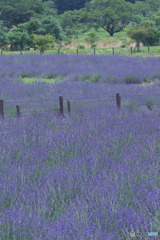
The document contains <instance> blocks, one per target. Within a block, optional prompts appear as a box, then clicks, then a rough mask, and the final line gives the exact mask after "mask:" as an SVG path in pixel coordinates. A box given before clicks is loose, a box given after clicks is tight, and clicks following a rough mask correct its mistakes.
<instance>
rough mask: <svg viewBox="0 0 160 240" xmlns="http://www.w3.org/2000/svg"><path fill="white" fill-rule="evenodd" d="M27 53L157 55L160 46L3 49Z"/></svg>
mask: <svg viewBox="0 0 160 240" xmlns="http://www.w3.org/2000/svg"><path fill="white" fill-rule="evenodd" d="M23 53H24V54H26V53H40V55H42V54H44V53H47V54H48V53H49V54H61V53H62V54H77V55H79V54H85V55H86V54H87V55H88V54H94V55H96V54H98V55H108V54H112V55H114V54H120V55H122V54H123V55H128V56H129V55H131V56H132V55H136V54H148V55H156V54H160V46H158V45H156V46H141V47H139V48H138V47H129V46H124V47H111V48H84V49H83V48H75V49H62V48H58V49H53V50H44V51H41V50H40V51H37V50H36V51H35V50H34V51H24V50H20V51H14V52H3V51H2V50H1V55H7V54H20V55H23Z"/></svg>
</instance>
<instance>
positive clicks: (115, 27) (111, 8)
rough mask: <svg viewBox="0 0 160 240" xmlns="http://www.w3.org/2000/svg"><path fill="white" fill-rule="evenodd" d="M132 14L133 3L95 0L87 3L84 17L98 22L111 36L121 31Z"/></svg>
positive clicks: (89, 20)
mask: <svg viewBox="0 0 160 240" xmlns="http://www.w3.org/2000/svg"><path fill="white" fill-rule="evenodd" d="M131 16H132V5H131V4H130V3H126V2H125V1H124V0H94V1H93V2H91V3H89V4H87V7H86V9H84V14H83V18H84V19H86V20H87V21H88V22H90V23H96V24H97V25H98V26H99V27H102V28H103V29H104V30H105V31H107V32H108V33H109V34H110V36H113V35H114V33H117V32H120V31H121V30H123V28H124V27H125V26H126V25H127V24H129V22H130V18H131Z"/></svg>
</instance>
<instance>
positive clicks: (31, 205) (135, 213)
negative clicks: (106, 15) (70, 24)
mask: <svg viewBox="0 0 160 240" xmlns="http://www.w3.org/2000/svg"><path fill="white" fill-rule="evenodd" d="M159 65H160V59H159V58H156V59H152V58H149V57H148V58H145V59H143V58H140V57H135V58H131V57H120V56H103V57H102V56H66V55H48V56H47V55H42V56H40V55H26V56H23V55H22V56H20V55H19V56H18V55H15V56H9V57H6V56H1V57H0V89H1V91H0V99H3V100H4V110H5V118H4V120H2V119H1V120H0V123H1V124H0V138H1V148H0V239H2V240H6V239H9V240H10V239H19V240H22V239H30V240H32V239H39V240H40V239H48V240H50V239H64V240H66V239H102V240H103V239H104V240H106V239H130V236H129V232H130V231H136V232H146V231H152V232H157V231H160V229H159V226H160V223H159V219H160V215H159V211H157V209H159V202H160V194H159V188H160V171H159V168H160V164H159V160H160V128H159V116H160V111H159V106H160V104H159V102H160V97H159V96H160V94H159V91H160V84H159V80H160V71H159ZM129 75H130V76H131V75H132V78H131V77H130V78H128V79H133V80H134V79H137V78H138V77H139V80H140V82H144V81H145V80H146V79H147V78H148V79H152V80H153V79H155V81H154V82H153V85H151V86H146V87H144V85H140V84H133V83H132V82H130V83H132V84H126V83H125V81H126V77H127V76H129ZM134 77H135V78H134ZM35 78H36V82H32V83H30V84H26V81H27V80H28V81H31V80H35ZM42 79H43V81H46V82H42ZM55 79H56V81H55V84H51V82H52V81H53V80H55ZM62 80H63V81H62ZM117 92H118V93H120V95H121V100H122V107H121V110H120V111H117V108H116V102H115V95H116V93H117ZM60 95H61V96H63V98H64V99H65V109H66V99H70V100H71V109H72V113H71V117H68V115H67V112H66V110H65V118H63V119H62V118H59V117H58V114H57V111H58V112H59V110H58V109H59V106H58V98H59V96H60ZM90 98H92V101H91V100H89V99H90ZM95 98H96V99H97V98H101V100H99V101H97V100H95ZM102 98H103V99H102ZM40 100H41V102H39V101H40ZM16 104H19V105H20V111H21V114H22V116H21V117H20V118H16V117H15V114H16V111H15V109H16V108H15V107H16ZM153 104H156V105H155V106H154V105H153ZM125 105H126V106H127V107H124V106H125ZM151 109H152V111H150V110H151ZM143 239H146V238H145V237H144V238H143Z"/></svg>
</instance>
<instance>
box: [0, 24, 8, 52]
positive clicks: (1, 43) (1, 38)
mask: <svg viewBox="0 0 160 240" xmlns="http://www.w3.org/2000/svg"><path fill="white" fill-rule="evenodd" d="M7 44H8V37H7V28H6V27H5V26H4V25H3V22H2V21H0V48H1V49H3V48H4V47H5V46H6V45H7Z"/></svg>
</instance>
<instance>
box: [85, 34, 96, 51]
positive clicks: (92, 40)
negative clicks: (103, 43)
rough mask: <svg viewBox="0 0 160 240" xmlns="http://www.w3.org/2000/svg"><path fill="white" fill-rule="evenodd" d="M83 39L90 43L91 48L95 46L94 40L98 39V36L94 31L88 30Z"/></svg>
mask: <svg viewBox="0 0 160 240" xmlns="http://www.w3.org/2000/svg"><path fill="white" fill-rule="evenodd" d="M85 40H86V42H88V43H89V44H91V48H93V47H95V46H96V41H97V40H98V37H97V36H96V34H95V33H94V32H90V33H89V34H88V36H87V38H86V39H85Z"/></svg>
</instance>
